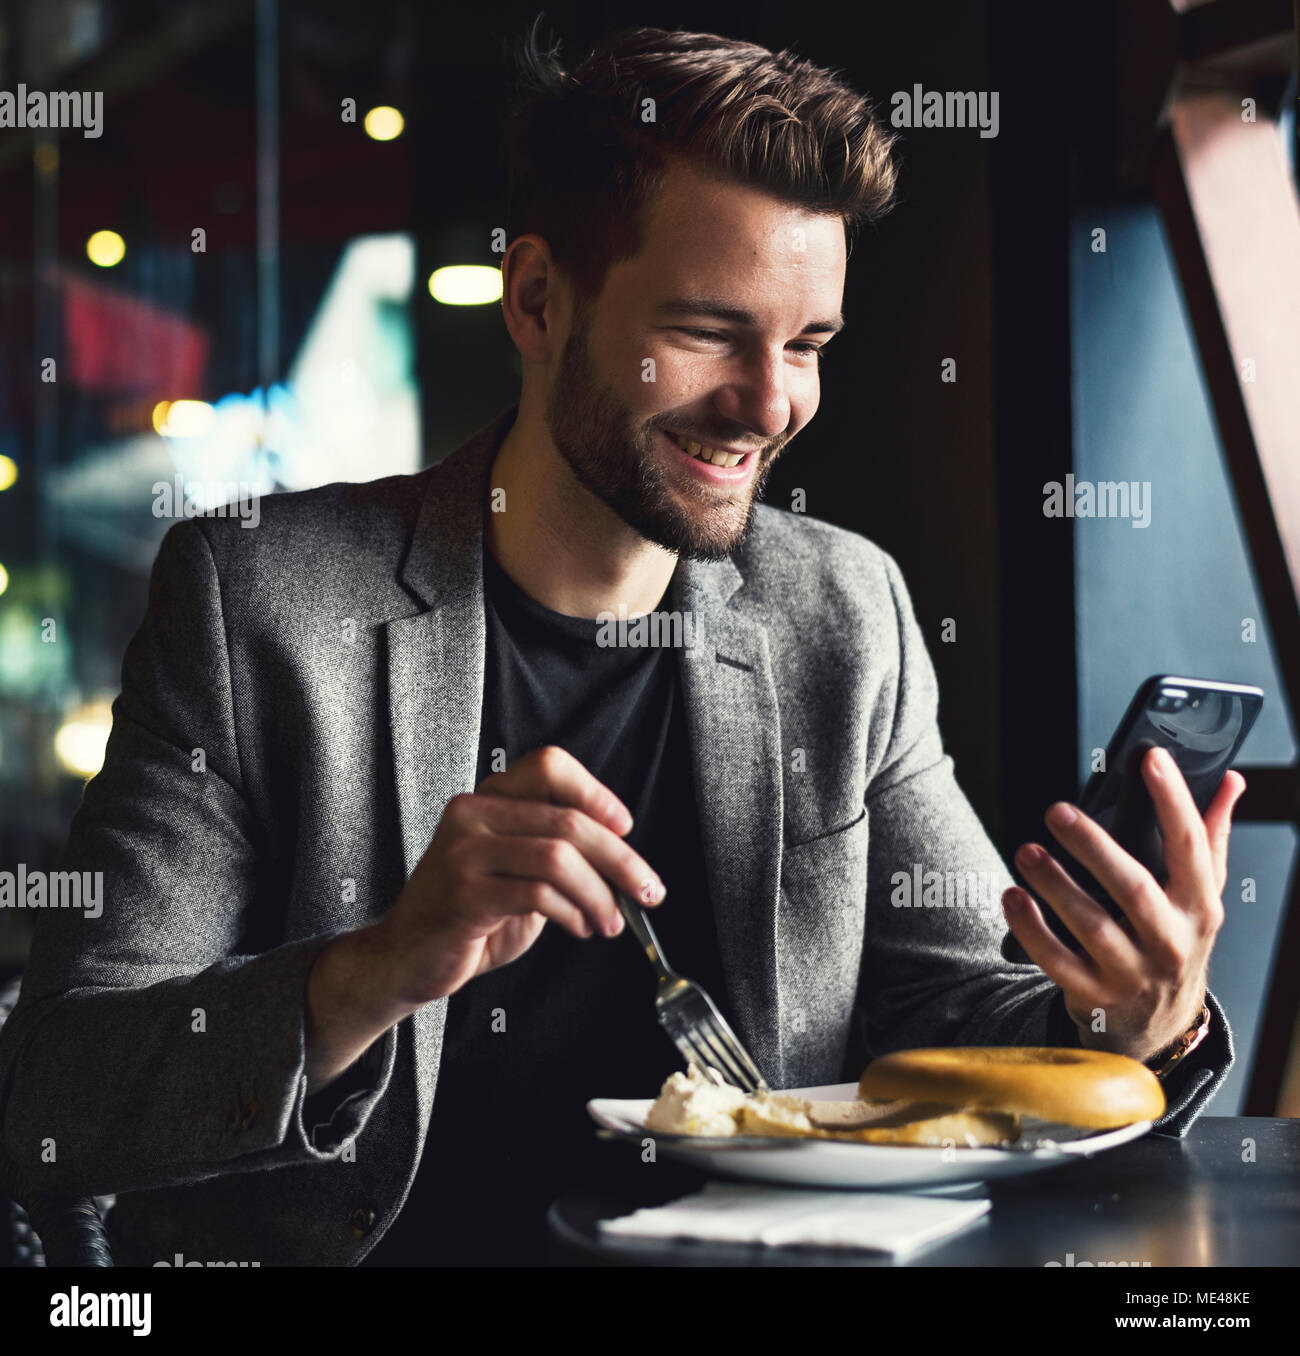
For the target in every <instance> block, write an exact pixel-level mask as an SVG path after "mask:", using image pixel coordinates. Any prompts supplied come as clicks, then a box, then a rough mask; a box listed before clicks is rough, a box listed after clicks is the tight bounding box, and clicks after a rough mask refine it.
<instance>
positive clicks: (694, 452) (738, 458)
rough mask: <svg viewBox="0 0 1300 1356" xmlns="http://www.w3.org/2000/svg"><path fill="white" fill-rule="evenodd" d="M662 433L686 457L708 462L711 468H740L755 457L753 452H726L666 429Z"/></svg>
mask: <svg viewBox="0 0 1300 1356" xmlns="http://www.w3.org/2000/svg"><path fill="white" fill-rule="evenodd" d="M664 431H665V433H667V434H668V437H669V438H671V439H672V441H673V442H674V443H676V444H677V446H678V447H680V448H681V449H682V451H683V452H685V453H686V454H687V456H691V457H695V458H696V459H697V460H699V461H703V462H708V463H709V464H710V465H713V466H721V467H731V466H740V465H742V464H747V463H748V461H749V459H750V458H751V457H753V456H754V455H755V454H754V453H753V452H728V451H727V450H726V449H725V448H721V447H713V446H711V445H710V444H708V443H698V442H695V441H694V440H693V439H691V438H686V437H684V436H683V435H682V434H679V433H668V431H667V430H666V429H665V430H664Z"/></svg>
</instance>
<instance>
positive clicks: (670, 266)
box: [624, 165, 845, 330]
mask: <svg viewBox="0 0 1300 1356" xmlns="http://www.w3.org/2000/svg"><path fill="white" fill-rule="evenodd" d="M624 262H625V264H627V265H629V266H630V269H629V271H630V273H631V274H632V275H633V276H634V277H635V279H636V282H635V284H634V285H635V286H636V288H637V290H638V291H640V292H641V293H642V295H643V297H644V296H647V295H648V296H649V299H650V300H651V303H652V305H653V306H654V307H655V309H656V311H657V312H662V313H663V314H664V316H665V318H668V317H667V313H668V312H669V311H673V312H675V313H678V314H683V313H685V312H686V311H687V310H688V309H689V303H690V302H691V301H692V299H699V300H701V301H707V302H709V303H711V305H710V306H708V307H703V308H700V307H696V308H695V311H696V313H697V314H701V313H709V314H716V315H717V316H718V318H719V319H726V318H728V317H727V316H725V315H724V314H722V312H723V310H725V309H726V308H727V307H728V306H730V307H731V308H732V309H733V310H735V311H736V312H737V314H736V315H735V316H734V317H732V318H733V319H734V320H735V321H736V322H737V323H740V324H747V323H753V322H754V320H755V312H756V310H757V309H758V303H759V301H760V299H761V298H762V297H763V296H764V295H766V296H767V298H768V302H766V303H764V309H765V308H766V305H767V304H770V301H780V302H781V303H783V304H790V303H796V302H799V301H802V302H806V304H807V305H810V306H812V307H813V309H815V310H816V311H817V316H816V320H817V322H818V323H819V325H820V322H821V321H823V320H825V321H827V322H829V323H828V324H827V325H825V326H822V327H823V328H828V329H832V330H833V329H836V328H838V324H836V323H834V321H835V318H836V317H837V315H838V311H839V302H840V298H841V296H842V295H843V285H844V267H845V248H844V224H843V221H842V220H841V218H839V217H834V216H828V215H825V214H820V213H812V212H809V211H808V210H806V209H804V208H800V207H797V206H793V205H791V204H788V203H785V202H782V201H780V200H779V199H777V198H775V197H773V196H772V195H771V194H768V193H764V192H762V191H761V190H759V189H755V188H752V187H750V186H748V185H742V184H735V183H732V182H730V181H726V180H721V179H718V178H717V177H715V176H711V175H706V174H702V173H700V172H699V171H696V170H694V169H691V168H681V167H679V166H677V165H673V166H670V168H669V170H668V171H666V175H665V181H664V188H663V191H662V192H661V193H660V194H659V195H658V196H657V197H656V199H655V200H654V202H653V203H652V205H651V208H650V211H649V212H648V213H647V217H646V232H645V239H644V241H643V246H642V249H641V251H640V252H639V253H638V254H637V256H636V257H635V258H634V259H632V260H627V261H624ZM629 281H631V278H629ZM742 312H748V314H742ZM823 312H825V314H824V315H823Z"/></svg>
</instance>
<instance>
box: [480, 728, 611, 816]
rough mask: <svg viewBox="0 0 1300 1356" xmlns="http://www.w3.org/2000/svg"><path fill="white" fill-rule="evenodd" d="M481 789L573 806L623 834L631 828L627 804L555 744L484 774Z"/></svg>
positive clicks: (492, 792) (523, 798)
mask: <svg viewBox="0 0 1300 1356" xmlns="http://www.w3.org/2000/svg"><path fill="white" fill-rule="evenodd" d="M478 789H479V792H480V793H481V794H482V795H485V796H514V797H517V798H519V799H522V800H540V801H549V802H550V803H551V804H552V805H570V806H572V807H573V808H574V809H575V810H581V811H582V812H583V813H584V814H587V815H590V816H591V818H592V819H595V820H598V821H599V822H600V823H602V824H604V825H606V826H607V827H608V828H609V829H611V830H612V831H613V832H614V833H617V834H620V835H621V834H625V833H627V831H628V830H629V829H630V828H631V827H632V815H631V812H630V811H629V810H628V808H627V806H626V805H624V804H623V802H622V801H621V800H619V798H618V797H617V796H616V795H615V794H614V793H613V792H612V791H611V790H610V789H609V787H607V786H606V785H605V784H604V783H603V782H601V781H598V780H597V779H596V778H595V777H593V776H592V774H591V773H590V772H588V771H587V769H586V768H585V767H583V765H582V764H581V763H580V762H579V761H578V760H577V759H576V758H575V757H574V756H573V755H572V754H571V753H569V752H568V750H567V749H562V748H560V747H559V746H558V745H556V744H548V745H546V746H545V747H543V748H540V749H534V750H533V751H532V752H531V753H526V754H524V756H523V757H522V758H520V759H518V760H517V761H516V762H514V763H511V764H510V766H509V767H508V768H506V769H505V771H504V772H496V773H493V775H492V776H490V777H485V778H484V779H483V781H482V782H481V783H480V784H479V788H478Z"/></svg>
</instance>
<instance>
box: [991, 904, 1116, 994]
mask: <svg viewBox="0 0 1300 1356" xmlns="http://www.w3.org/2000/svg"><path fill="white" fill-rule="evenodd" d="M1002 912H1003V914H1004V915H1005V916H1006V920H1007V926H1008V927H1009V928H1010V929H1011V931H1012V932H1013V933H1014V934H1015V937H1016V940H1017V941H1018V942H1019V943H1020V945H1021V946H1023V947H1024V948H1025V954H1026V955H1027V956H1028V957H1029V959H1030V960H1031V961H1033V962H1034V964H1035V965H1037V966H1038V968H1039V969H1040V970H1041V971H1042V972H1043V973H1044V974H1045V975H1046V976H1047V977H1048V979H1050V980H1053V981H1054V982H1055V983H1056V985H1057V987H1058V988H1060V989H1062V990H1064V992H1065V993H1066V995H1067V996H1068V997H1069V998H1070V999H1071V1000H1072V1001H1073V1002H1074V1003H1075V1004H1076V1005H1077V1006H1079V1007H1085V1008H1091V1007H1096V1006H1097V1003H1096V1001H1095V999H1096V998H1098V997H1099V996H1100V991H1099V990H1098V988H1097V976H1096V971H1095V970H1094V968H1093V967H1092V966H1091V965H1089V964H1088V961H1087V959H1086V957H1083V956H1077V955H1075V953H1074V952H1073V951H1071V950H1070V948H1069V947H1068V946H1066V945H1065V943H1064V942H1062V941H1061V939H1060V938H1059V937H1057V936H1056V934H1055V933H1054V932H1053V931H1052V930H1051V928H1049V927H1048V926H1047V923H1046V922H1045V921H1044V919H1043V915H1042V914H1041V913H1040V912H1039V909H1038V905H1037V903H1036V902H1035V901H1034V898H1033V896H1032V895H1030V894H1029V892H1028V891H1026V890H1022V889H1020V887H1019V886H1016V887H1015V888H1013V889H1010V890H1007V891H1005V892H1004V893H1003V895H1002Z"/></svg>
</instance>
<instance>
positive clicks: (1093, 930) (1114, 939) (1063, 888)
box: [1016, 843, 1142, 983]
mask: <svg viewBox="0 0 1300 1356" xmlns="http://www.w3.org/2000/svg"><path fill="white" fill-rule="evenodd" d="M1035 848H1038V845H1037V844H1036V843H1027V844H1025V846H1024V847H1023V848H1022V849H1021V850H1020V852H1018V853H1017V854H1016V865H1017V866H1018V867H1019V868H1020V870H1021V872H1023V874H1024V877H1025V879H1026V880H1027V881H1028V882H1029V883H1030V885H1032V886H1033V887H1034V889H1035V890H1036V891H1037V892H1038V894H1039V895H1040V896H1041V897H1042V898H1043V899H1044V900H1046V902H1047V903H1048V905H1050V907H1051V908H1052V909H1053V910H1054V911H1055V913H1056V916H1057V917H1058V918H1059V919H1060V920H1061V922H1062V923H1064V924H1065V926H1066V927H1067V928H1069V930H1070V932H1071V934H1072V935H1073V936H1074V937H1076V938H1077V939H1078V941H1079V945H1080V946H1082V947H1083V949H1084V951H1085V952H1086V953H1087V955H1088V956H1090V957H1091V958H1092V960H1093V961H1094V962H1095V963H1096V964H1097V965H1098V966H1099V967H1100V968H1101V970H1102V971H1103V972H1107V973H1109V974H1111V975H1112V976H1119V977H1122V978H1123V979H1124V981H1125V982H1127V983H1135V982H1136V980H1137V977H1138V976H1140V974H1141V972H1142V956H1141V954H1140V953H1139V952H1138V949H1137V946H1136V945H1135V944H1134V941H1133V939H1132V938H1131V937H1130V936H1129V935H1128V934H1127V933H1126V932H1125V931H1124V929H1123V928H1121V927H1120V925H1119V924H1118V923H1117V922H1116V921H1115V920H1114V919H1113V918H1112V917H1111V916H1110V914H1109V913H1107V912H1106V910H1105V909H1103V908H1102V906H1101V905H1100V904H1098V903H1097V901H1096V900H1095V899H1093V898H1092V897H1091V896H1090V895H1087V894H1085V893H1084V892H1083V891H1082V890H1081V889H1080V888H1079V885H1078V883H1077V882H1076V881H1075V880H1074V878H1073V877H1072V876H1071V875H1070V873H1069V872H1068V871H1066V869H1065V868H1064V867H1063V866H1062V865H1061V864H1060V862H1058V861H1057V860H1056V858H1054V857H1053V856H1052V855H1051V853H1049V852H1046V851H1044V850H1043V849H1042V848H1038V852H1037V854H1035V852H1034V849H1035ZM1035 855H1037V860H1033V858H1034V856H1035ZM1058 944H1060V943H1059V940H1058ZM1065 949H1066V950H1067V951H1068V950H1069V948H1068V947H1066V948H1065Z"/></svg>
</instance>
